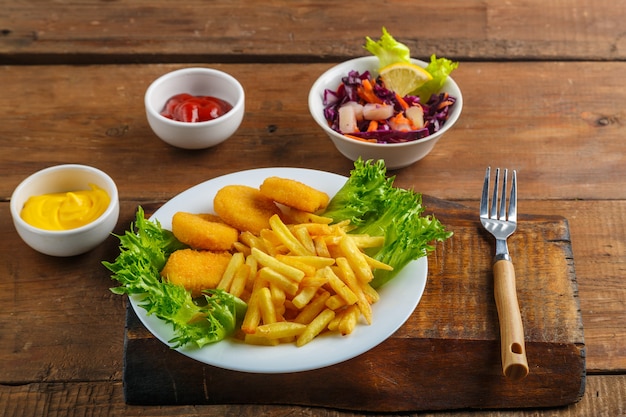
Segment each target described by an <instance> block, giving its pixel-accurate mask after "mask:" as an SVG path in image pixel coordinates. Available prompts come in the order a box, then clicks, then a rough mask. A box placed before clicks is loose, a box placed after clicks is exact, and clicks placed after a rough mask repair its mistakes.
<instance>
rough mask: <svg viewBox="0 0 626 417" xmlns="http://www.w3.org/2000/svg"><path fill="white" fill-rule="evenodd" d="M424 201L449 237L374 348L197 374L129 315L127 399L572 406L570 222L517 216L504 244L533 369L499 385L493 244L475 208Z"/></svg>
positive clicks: (577, 364) (574, 304) (581, 369)
mask: <svg viewBox="0 0 626 417" xmlns="http://www.w3.org/2000/svg"><path fill="white" fill-rule="evenodd" d="M424 202H425V204H426V205H427V206H428V207H429V208H430V209H431V210H434V213H435V215H436V216H437V217H438V218H439V219H440V220H441V221H442V222H444V224H446V225H447V226H448V227H449V228H450V229H451V230H452V231H454V233H455V235H454V236H453V237H452V238H451V239H450V240H449V241H447V242H446V243H445V244H443V245H440V247H438V249H437V250H436V252H435V253H434V254H433V255H432V256H431V257H430V259H429V261H430V262H429V280H428V284H427V289H426V292H425V294H424V297H423V299H422V301H421V302H420V304H419V306H418V308H417V309H416V311H415V312H414V313H413V315H412V316H411V317H410V318H409V320H408V321H407V322H406V323H405V325H404V326H403V327H402V328H401V329H399V330H398V331H397V332H396V333H395V334H394V335H393V336H392V337H391V338H390V339H388V340H387V341H385V342H384V343H382V344H381V345H379V346H377V347H376V348H374V349H372V350H370V351H369V352H366V353H364V354H362V355H360V356H358V357H356V358H354V359H351V360H349V361H347V362H343V363H340V364H337V365H334V366H332V367H327V368H323V369H319V370H314V371H308V372H301V373H294V374H282V375H281V374H278V375H275V374H274V375H263V374H245V373H240V372H233V371H227V370H222V369H218V368H215V367H212V366H204V365H201V364H199V363H198V362H196V361H193V360H191V359H188V358H186V357H184V356H183V355H180V354H178V353H176V352H173V351H171V350H170V349H169V348H168V347H166V346H165V345H163V344H162V343H161V342H159V341H158V340H156V339H154V338H153V337H152V336H151V335H150V334H149V333H148V332H147V331H145V329H144V328H143V326H142V325H141V324H140V322H139V321H138V319H137V318H136V316H135V315H134V313H133V312H132V309H129V312H128V315H127V332H126V341H125V362H124V364H125V365H124V381H125V396H126V400H127V401H128V402H129V403H130V404H144V405H145V404H159V405H163V404H223V403H252V404H256V403H262V404H278V403H281V404H295V405H306V406H324V407H334V408H339V409H348V410H360V411H382V412H399V411H408V410H435V409H460V408H525V407H529V408H536V407H549V406H562V405H566V404H571V403H574V402H577V401H578V400H579V399H580V398H581V397H582V395H583V392H584V386H585V343H584V337H583V329H582V320H581V316H580V306H579V301H578V289H577V283H576V278H575V274H574V267H573V255H572V252H571V245H570V236H569V229H568V225H567V221H565V220H564V219H563V218H561V217H557V216H547V217H546V216H528V215H525V216H523V217H522V218H521V221H520V227H519V228H518V231H517V232H516V233H515V235H513V236H512V237H511V238H510V248H511V252H512V256H513V259H514V263H515V265H516V272H517V275H518V280H517V285H518V298H519V302H520V306H521V312H522V317H523V320H524V326H525V336H526V345H527V354H528V358H529V364H530V367H531V373H530V375H529V376H528V377H527V378H526V379H525V380H524V381H523V382H522V383H512V382H511V381H507V380H506V378H504V377H503V376H502V372H501V365H500V359H499V354H498V352H499V337H498V319H497V312H496V311H495V305H494V302H493V284H492V276H491V269H490V263H491V257H492V255H491V253H492V252H493V239H492V238H490V236H488V235H487V233H486V232H484V231H483V230H482V227H480V226H479V225H477V221H476V215H475V212H474V211H473V210H470V209H467V208H465V207H462V206H458V205H454V204H452V203H449V202H444V201H441V200H438V199H434V198H430V197H425V199H424ZM469 259H471V262H468V260H469ZM270 349H271V347H270ZM260 360H262V359H261V358H260ZM218 382H219V383H218ZM295 387H306V389H297V388H295ZM417 387H419V389H416V388H417ZM365 391H367V395H363V393H364V392H365Z"/></svg>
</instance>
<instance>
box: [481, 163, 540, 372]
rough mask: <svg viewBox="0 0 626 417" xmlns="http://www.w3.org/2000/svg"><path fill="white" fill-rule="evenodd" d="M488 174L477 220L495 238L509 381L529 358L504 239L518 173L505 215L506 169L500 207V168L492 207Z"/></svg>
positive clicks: (513, 221) (513, 216)
mask: <svg viewBox="0 0 626 417" xmlns="http://www.w3.org/2000/svg"><path fill="white" fill-rule="evenodd" d="M490 177H491V167H488V168H487V172H486V173H485V182H484V185H483V193H482V197H481V199H480V222H481V223H482V225H483V226H484V227H485V229H487V231H488V232H489V233H491V234H492V235H493V236H494V237H495V238H496V255H495V258H494V261H493V278H494V297H495V300H496V307H497V309H498V319H499V321H500V344H501V348H500V349H501V355H502V372H503V373H504V375H505V376H506V377H508V378H511V379H512V380H520V379H523V378H525V377H526V375H528V361H527V359H526V347H525V344H524V326H523V324H522V317H521V314H520V310H519V304H518V302H517V290H516V288H515V268H514V267H513V262H512V261H511V256H510V255H509V248H508V246H507V242H506V240H507V238H508V237H509V236H511V235H512V234H513V232H515V229H516V228H517V172H516V171H515V170H514V171H513V174H512V179H511V194H510V196H509V210H508V214H507V212H506V190H507V177H508V169H505V170H504V178H503V179H502V193H501V195H500V199H499V203H500V204H499V209H498V183H499V179H500V168H496V175H495V184H494V187H493V196H492V199H491V207H489V179H490Z"/></svg>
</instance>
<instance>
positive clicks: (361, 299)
mask: <svg viewBox="0 0 626 417" xmlns="http://www.w3.org/2000/svg"><path fill="white" fill-rule="evenodd" d="M336 262H337V272H338V274H339V275H340V276H341V278H342V280H343V281H344V282H345V283H346V285H347V286H348V288H350V289H351V290H352V292H353V293H354V295H356V297H357V305H358V306H359V310H361V314H363V317H365V321H366V322H367V323H368V324H371V323H372V306H371V305H370V301H369V299H368V298H367V296H366V295H365V291H364V290H363V288H362V287H361V285H360V283H359V281H358V280H357V278H356V275H355V274H354V271H353V270H352V267H351V266H350V263H349V262H348V260H347V259H346V258H337V259H336Z"/></svg>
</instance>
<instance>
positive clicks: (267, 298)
mask: <svg viewBox="0 0 626 417" xmlns="http://www.w3.org/2000/svg"><path fill="white" fill-rule="evenodd" d="M258 297H259V298H258V300H259V310H260V311H261V320H262V321H263V324H270V323H275V322H276V307H275V306H274V302H273V301H272V294H271V292H270V289H269V288H267V287H263V288H261V289H260V290H259V295H258Z"/></svg>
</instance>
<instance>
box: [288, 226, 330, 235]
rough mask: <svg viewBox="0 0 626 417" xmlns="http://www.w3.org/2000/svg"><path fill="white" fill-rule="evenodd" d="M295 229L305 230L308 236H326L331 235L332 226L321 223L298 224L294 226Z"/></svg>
mask: <svg viewBox="0 0 626 417" xmlns="http://www.w3.org/2000/svg"><path fill="white" fill-rule="evenodd" d="M296 229H305V230H306V231H307V233H308V234H309V236H311V237H315V236H327V235H331V234H333V233H334V232H333V228H332V226H329V225H327V224H323V223H300V224H297V225H295V226H294V230H296Z"/></svg>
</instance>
